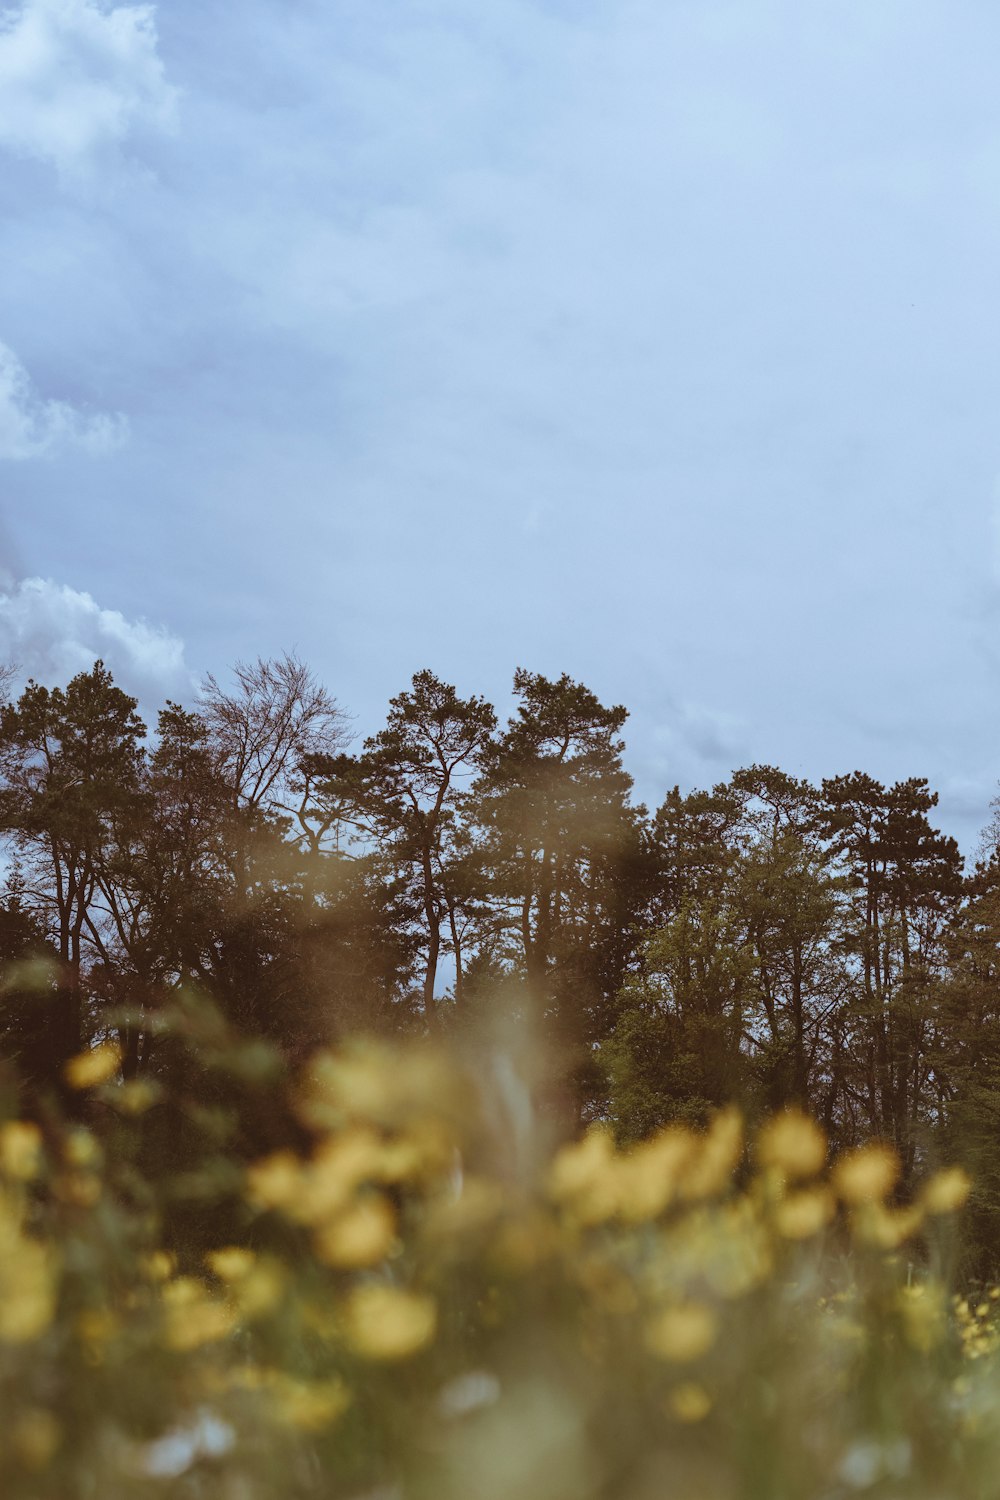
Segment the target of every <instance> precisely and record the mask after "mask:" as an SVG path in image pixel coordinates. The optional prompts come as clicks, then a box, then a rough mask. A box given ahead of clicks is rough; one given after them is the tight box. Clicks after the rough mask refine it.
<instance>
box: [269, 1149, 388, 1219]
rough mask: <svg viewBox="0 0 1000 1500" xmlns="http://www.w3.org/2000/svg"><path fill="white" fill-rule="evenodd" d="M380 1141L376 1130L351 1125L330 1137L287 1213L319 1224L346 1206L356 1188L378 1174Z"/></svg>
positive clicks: (315, 1158) (310, 1167)
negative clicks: (349, 1127)
mask: <svg viewBox="0 0 1000 1500" xmlns="http://www.w3.org/2000/svg"><path fill="white" fill-rule="evenodd" d="M381 1155H382V1151H381V1142H380V1141H379V1138H378V1136H377V1135H375V1133H374V1131H371V1130H369V1129H367V1128H366V1127H364V1128H353V1127H352V1128H351V1129H349V1130H344V1131H342V1132H340V1133H339V1134H337V1135H332V1136H330V1137H329V1138H328V1139H327V1140H325V1141H324V1142H323V1143H322V1145H321V1146H320V1147H319V1149H318V1150H317V1152H316V1154H315V1156H314V1157H313V1160H312V1161H311V1162H310V1163H309V1166H308V1167H307V1169H306V1171H305V1173H304V1175H303V1177H302V1181H301V1184H300V1187H299V1191H298V1193H297V1195H296V1197H295V1198H294V1200H293V1201H292V1202H290V1203H289V1204H288V1212H289V1214H290V1215H291V1216H292V1218H294V1219H297V1220H298V1221H299V1223H300V1224H320V1223H322V1222H323V1221H324V1220H327V1219H331V1218H333V1216H334V1215H335V1214H338V1213H340V1211H341V1210H342V1209H344V1208H346V1207H347V1205H348V1203H349V1202H350V1201H351V1199H352V1197H353V1196H354V1193H355V1191H356V1189H357V1188H358V1187H359V1186H360V1185H361V1183H363V1182H367V1181H369V1180H370V1179H371V1178H373V1177H376V1176H377V1175H378V1171H379V1165H380V1161H381Z"/></svg>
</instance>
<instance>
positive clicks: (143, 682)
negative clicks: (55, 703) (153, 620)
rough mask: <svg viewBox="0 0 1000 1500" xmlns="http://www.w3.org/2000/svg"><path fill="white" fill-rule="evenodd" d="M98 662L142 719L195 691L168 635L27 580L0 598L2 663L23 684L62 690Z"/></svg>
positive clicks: (68, 591) (65, 589)
mask: <svg viewBox="0 0 1000 1500" xmlns="http://www.w3.org/2000/svg"><path fill="white" fill-rule="evenodd" d="M98 658H100V659H101V660H103V661H104V662H105V663H106V665H107V666H108V668H109V670H110V671H111V673H112V675H113V676H114V678H115V680H116V681H117V682H118V683H119V684H120V685H121V686H122V687H123V688H125V689H126V690H127V691H128V692H130V693H133V694H134V695H135V696H136V697H138V698H139V699H140V701H141V702H142V703H143V704H144V705H147V706H148V708H147V711H151V710H153V709H155V708H156V707H157V706H158V705H159V704H160V703H162V701H163V699H164V698H165V697H167V696H172V697H175V698H176V697H182V696H186V695H189V694H190V692H191V690H192V687H193V680H192V677H191V674H190V673H189V672H188V671H187V668H186V667H185V665H184V643H183V642H182V641H181V640H180V639H179V638H178V637H177V636H175V635H172V634H171V633H170V631H168V630H165V629H163V628H161V627H156V626H153V625H147V624H146V622H145V621H144V620H127V619H126V618H125V616H124V615H123V614H121V613H120V612H119V611H118V610H116V609H102V608H101V607H100V605H99V604H97V603H96V601H95V600H94V599H92V598H91V596H90V595H89V594H85V593H82V592H80V591H79V590H78V589H74V588H70V587H69V586H68V585H67V584H59V583H54V582H53V581H52V580H51V579H47V578H26V579H24V580H22V582H21V583H19V584H17V585H16V586H15V587H14V588H11V589H10V590H9V591H8V592H6V593H4V594H0V663H2V662H4V661H13V662H15V663H16V664H17V666H18V669H19V671H18V676H19V678H21V679H22V680H23V679H24V678H27V677H34V678H35V679H36V680H37V681H39V682H44V683H47V684H50V685H51V684H56V683H59V684H65V683H66V682H67V681H68V680H69V679H70V678H71V677H72V676H74V675H75V674H76V673H77V672H85V671H89V670H90V668H91V667H92V666H93V664H94V662H95V660H97V659H98Z"/></svg>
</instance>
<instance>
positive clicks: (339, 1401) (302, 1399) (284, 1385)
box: [269, 1371, 351, 1432]
mask: <svg viewBox="0 0 1000 1500" xmlns="http://www.w3.org/2000/svg"><path fill="white" fill-rule="evenodd" d="M269 1393H270V1395H271V1397H272V1399H273V1401H274V1406H275V1410H276V1412H277V1416H278V1420H279V1421H280V1422H283V1423H285V1425H286V1426H288V1427H294V1428H295V1429H296V1430H297V1431H299V1432H321V1431H322V1430H323V1428H324V1427H329V1426H330V1424H331V1423H332V1422H335V1421H336V1420H337V1418H338V1417H339V1416H341V1415H342V1413H343V1412H344V1411H346V1409H347V1407H348V1406H349V1405H350V1404H351V1393H350V1391H349V1390H348V1388H347V1386H346V1385H345V1384H344V1382H343V1381H342V1380H340V1379H338V1378H337V1377H336V1376H334V1377H333V1378H332V1379H330V1380H312V1381H309V1380H296V1379H294V1378H293V1377H292V1376H290V1375H285V1374H282V1373H281V1372H277V1371H276V1372H275V1378H274V1380H273V1381H272V1382H271V1383H270V1386H269Z"/></svg>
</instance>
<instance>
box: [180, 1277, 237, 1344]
mask: <svg viewBox="0 0 1000 1500" xmlns="http://www.w3.org/2000/svg"><path fill="white" fill-rule="evenodd" d="M163 1302H164V1312H165V1314H166V1330H165V1334H164V1342H165V1343H166V1345H167V1347H168V1348H170V1349H176V1350H178V1351H179V1352H181V1353H187V1352H188V1351H190V1350H191V1349H198V1348H200V1347H201V1345H202V1344H211V1343H217V1342H218V1340H219V1339H223V1338H225V1337H226V1336H227V1334H229V1333H231V1332H232V1329H233V1328H234V1326H235V1324H236V1312H235V1309H234V1308H232V1307H230V1306H229V1305H227V1303H225V1302H220V1301H218V1300H217V1299H215V1298H213V1297H212V1296H211V1295H210V1294H209V1292H208V1289H207V1288H206V1286H205V1285H204V1283H203V1282H200V1281H198V1280H197V1279H196V1278H195V1277H193V1276H180V1277H178V1278H177V1280H176V1281H171V1282H170V1283H168V1285H167V1286H165V1287H164V1289H163Z"/></svg>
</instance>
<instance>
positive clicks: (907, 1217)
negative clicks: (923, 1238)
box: [851, 1203, 924, 1250]
mask: <svg viewBox="0 0 1000 1500" xmlns="http://www.w3.org/2000/svg"><path fill="white" fill-rule="evenodd" d="M923 1218H924V1216H923V1210H922V1209H921V1208H920V1206H919V1204H911V1205H910V1206H909V1207H908V1208H896V1209H892V1208H886V1207H885V1206H884V1204H882V1203H862V1204H859V1206H858V1209H857V1211H856V1214H855V1216H854V1217H853V1219H852V1223H851V1228H852V1230H853V1232H854V1234H855V1235H856V1236H857V1238H858V1239H859V1240H860V1241H861V1243H862V1244H865V1245H875V1246H876V1247H877V1248H878V1249H879V1250H895V1249H897V1248H898V1246H900V1245H901V1244H902V1243H903V1241H904V1240H908V1239H910V1238H911V1236H912V1235H914V1234H916V1232H917V1230H918V1229H919V1228H920V1226H921V1224H922V1223H923Z"/></svg>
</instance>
